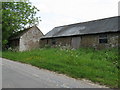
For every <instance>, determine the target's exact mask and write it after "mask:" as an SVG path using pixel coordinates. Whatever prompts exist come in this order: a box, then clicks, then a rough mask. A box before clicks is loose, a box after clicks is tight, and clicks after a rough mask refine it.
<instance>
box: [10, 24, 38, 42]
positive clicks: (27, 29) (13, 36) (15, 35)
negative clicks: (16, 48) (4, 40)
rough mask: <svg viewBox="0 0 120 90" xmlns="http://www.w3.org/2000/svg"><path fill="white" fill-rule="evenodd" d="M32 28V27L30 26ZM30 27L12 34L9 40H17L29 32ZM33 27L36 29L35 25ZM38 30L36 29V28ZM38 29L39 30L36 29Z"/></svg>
mask: <svg viewBox="0 0 120 90" xmlns="http://www.w3.org/2000/svg"><path fill="white" fill-rule="evenodd" d="M32 27H34V26H32ZM32 27H28V28H25V29H24V30H21V31H18V32H16V33H14V34H13V35H12V36H11V37H10V40H13V39H19V38H20V37H21V36H22V35H23V34H24V33H26V32H27V31H29V30H30V29H31V28H32ZM35 27H37V26H36V25H35ZM37 28H38V27H37ZM38 29H39V28H38Z"/></svg>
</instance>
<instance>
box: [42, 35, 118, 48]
mask: <svg viewBox="0 0 120 90" xmlns="http://www.w3.org/2000/svg"><path fill="white" fill-rule="evenodd" d="M99 35H101V34H94V35H83V36H77V37H80V38H81V40H80V45H79V47H92V48H96V49H102V48H109V47H117V46H118V40H119V39H118V36H119V33H106V35H107V41H108V43H99ZM73 37H75V36H72V37H60V38H51V39H42V40H40V45H41V47H44V46H45V45H49V46H55V45H56V46H59V45H60V46H68V47H69V46H70V47H72V45H71V44H72V43H71V41H72V38H73ZM53 41H56V42H55V44H54V43H52V42H53Z"/></svg>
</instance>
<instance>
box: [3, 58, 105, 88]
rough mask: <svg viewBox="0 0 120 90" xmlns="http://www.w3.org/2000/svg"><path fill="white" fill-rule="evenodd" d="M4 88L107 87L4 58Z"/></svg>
mask: <svg viewBox="0 0 120 90" xmlns="http://www.w3.org/2000/svg"><path fill="white" fill-rule="evenodd" d="M2 88H106V87H104V86H100V85H98V84H94V83H92V82H90V81H87V80H76V79H73V78H70V77H67V76H65V75H62V74H57V73H55V72H51V71H48V70H44V69H39V68H37V67H34V66H31V65H27V64H22V63H19V62H14V61H10V60H7V59H2Z"/></svg>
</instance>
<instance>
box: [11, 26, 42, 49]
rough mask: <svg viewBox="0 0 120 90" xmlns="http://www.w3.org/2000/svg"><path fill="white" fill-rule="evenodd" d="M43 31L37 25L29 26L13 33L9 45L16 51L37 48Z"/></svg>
mask: <svg viewBox="0 0 120 90" xmlns="http://www.w3.org/2000/svg"><path fill="white" fill-rule="evenodd" d="M42 36H43V33H42V32H41V31H40V29H39V28H38V27H37V26H33V27H29V28H27V29H24V30H22V31H19V32H17V33H15V34H14V35H13V36H12V37H11V38H10V40H9V45H10V47H12V48H14V49H17V50H18V51H26V50H31V49H35V48H39V40H40V38H41V37H42Z"/></svg>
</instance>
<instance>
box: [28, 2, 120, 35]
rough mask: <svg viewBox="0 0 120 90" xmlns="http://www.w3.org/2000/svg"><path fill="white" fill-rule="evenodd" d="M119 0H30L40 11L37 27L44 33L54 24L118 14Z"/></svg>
mask: <svg viewBox="0 0 120 90" xmlns="http://www.w3.org/2000/svg"><path fill="white" fill-rule="evenodd" d="M118 1H119V0H30V2H32V4H33V5H35V6H36V7H37V8H38V9H39V10H40V12H39V13H38V15H39V16H40V17H41V20H42V22H40V23H39V28H40V29H41V31H42V32H43V33H44V34H46V33H47V32H48V31H50V30H52V29H53V28H54V27H56V26H61V25H67V24H72V23H79V22H85V21H91V20H95V19H101V18H107V17H112V16H117V15H118Z"/></svg>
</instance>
